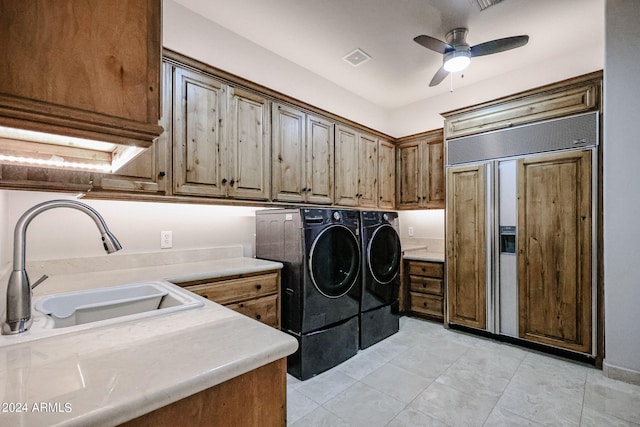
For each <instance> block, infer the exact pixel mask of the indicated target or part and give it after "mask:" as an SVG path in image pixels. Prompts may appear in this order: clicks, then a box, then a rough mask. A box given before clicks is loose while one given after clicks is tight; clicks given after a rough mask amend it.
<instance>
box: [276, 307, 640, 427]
mask: <svg viewBox="0 0 640 427" xmlns="http://www.w3.org/2000/svg"><path fill="white" fill-rule="evenodd" d="M287 398H288V401H287V418H288V420H287V424H288V425H290V426H296V427H298V426H304V427H310V426H332V427H333V426H367V427H375V426H394V427H395V426H455V427H457V426H461V427H467V426H540V425H543V426H545V425H546V426H585V427H586V426H588V427H592V426H593V427H596V426H597V427H601V426H640V386H635V385H631V384H627V383H624V382H620V381H615V380H611V379H609V378H606V377H604V376H603V375H602V371H600V370H598V369H595V368H593V367H591V366H588V365H584V364H580V363H576V362H571V361H567V360H564V359H558V358H554V357H552V356H547V355H544V354H541V353H538V352H534V351H529V350H526V349H523V348H519V347H515V346H511V345H508V344H503V343H499V342H497V341H493V340H490V339H485V338H481V337H476V336H473V335H469V334H465V333H461V332H457V331H452V330H446V329H444V328H443V327H442V325H440V324H437V323H433V322H428V321H424V320H419V319H414V318H408V317H403V318H401V319H400V331H399V332H398V333H397V334H395V335H393V336H391V337H389V338H387V339H386V340H384V341H382V342H380V343H378V344H376V345H374V346H372V347H370V348H368V349H366V350H362V351H360V352H359V353H358V354H357V355H356V356H354V357H353V358H351V359H349V360H347V361H346V362H344V363H343V364H341V365H339V366H337V367H335V368H333V369H331V370H329V371H327V372H324V373H322V374H320V375H318V376H316V377H314V378H312V379H309V380H307V381H299V380H297V379H296V378H294V377H292V376H290V375H288V376H287Z"/></svg>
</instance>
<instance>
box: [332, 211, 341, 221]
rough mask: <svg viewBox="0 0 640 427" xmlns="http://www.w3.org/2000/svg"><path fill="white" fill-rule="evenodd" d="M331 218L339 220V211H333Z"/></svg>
mask: <svg viewBox="0 0 640 427" xmlns="http://www.w3.org/2000/svg"><path fill="white" fill-rule="evenodd" d="M333 219H335V220H336V221H338V220H340V212H334V213H333Z"/></svg>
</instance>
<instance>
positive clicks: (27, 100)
mask: <svg viewBox="0 0 640 427" xmlns="http://www.w3.org/2000/svg"><path fill="white" fill-rule="evenodd" d="M161 11H162V2H161V1H160V0H136V1H118V2H110V1H106V2H105V1H101V0H85V1H75V0H60V1H54V2H50V1H11V0H3V1H1V2H0V40H2V52H3V55H4V58H5V59H4V60H3V61H2V63H1V64H0V75H1V76H2V78H0V94H2V97H1V98H0V109H2V111H3V114H2V115H0V123H1V124H2V125H3V126H11V127H14V126H16V124H18V125H19V127H20V128H23V129H30V130H36V131H41V132H51V133H56V134H64V135H68V136H75V137H81V138H90V139H94V138H96V137H97V139H99V140H101V141H111V142H120V143H121V142H122V141H123V140H129V141H132V140H135V141H136V142H137V143H139V144H140V145H141V146H145V147H148V146H150V145H151V142H152V140H153V139H154V137H156V136H157V135H160V133H161V132H162V128H160V127H159V126H158V118H159V117H160V114H159V105H160V64H161V48H162V37H161V27H162V13H161Z"/></svg>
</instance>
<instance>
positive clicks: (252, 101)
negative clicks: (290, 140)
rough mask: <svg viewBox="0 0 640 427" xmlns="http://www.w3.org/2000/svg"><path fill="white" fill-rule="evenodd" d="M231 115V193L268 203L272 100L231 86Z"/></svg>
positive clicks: (229, 181) (229, 161) (229, 142)
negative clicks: (270, 103) (270, 109)
mask: <svg viewBox="0 0 640 427" xmlns="http://www.w3.org/2000/svg"><path fill="white" fill-rule="evenodd" d="M228 116H229V119H228V124H229V129H227V138H228V154H227V156H228V157H227V165H228V168H227V171H226V172H227V176H228V178H227V179H228V186H227V194H228V195H229V196H230V197H235V198H240V199H252V200H268V199H269V195H270V191H271V187H270V177H271V163H270V161H269V158H270V157H269V156H270V143H269V141H270V133H271V127H270V123H269V117H270V114H269V101H268V100H267V98H265V97H264V96H262V95H258V94H256V93H253V92H249V91H246V90H243V89H239V88H234V87H230V88H229V111H228ZM223 173H224V171H223Z"/></svg>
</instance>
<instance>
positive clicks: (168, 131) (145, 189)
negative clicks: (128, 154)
mask: <svg viewBox="0 0 640 427" xmlns="http://www.w3.org/2000/svg"><path fill="white" fill-rule="evenodd" d="M172 98H173V67H172V66H171V64H168V63H166V62H165V63H163V64H162V99H163V101H162V115H161V118H160V125H161V126H162V128H163V129H164V132H162V135H160V137H159V138H158V139H157V140H156V141H155V142H154V143H153V145H152V146H151V147H149V148H147V149H146V150H145V151H143V152H142V153H141V154H139V155H138V156H137V157H135V158H134V159H133V160H131V161H130V162H129V163H127V164H126V165H124V166H123V167H121V168H120V169H118V171H117V173H114V174H97V175H96V176H95V179H94V186H93V189H92V190H91V191H92V192H93V193H104V192H108V193H148V194H156V195H167V194H169V193H170V191H171V172H172V171H171V144H172V142H173V138H172V136H173V133H172V129H173V123H172V120H171V118H172V111H173V105H172V103H171V100H172Z"/></svg>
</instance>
